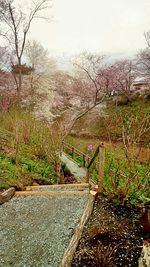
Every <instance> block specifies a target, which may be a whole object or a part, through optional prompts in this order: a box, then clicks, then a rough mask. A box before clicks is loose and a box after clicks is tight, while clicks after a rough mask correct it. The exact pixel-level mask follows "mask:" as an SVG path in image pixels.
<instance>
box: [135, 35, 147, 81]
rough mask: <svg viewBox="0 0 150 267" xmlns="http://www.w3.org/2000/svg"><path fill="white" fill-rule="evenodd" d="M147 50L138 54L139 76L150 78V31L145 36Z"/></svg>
mask: <svg viewBox="0 0 150 267" xmlns="http://www.w3.org/2000/svg"><path fill="white" fill-rule="evenodd" d="M144 37H145V41H146V48H145V49H142V50H140V52H139V53H138V54H137V65H138V70H139V74H140V75H141V76H145V77H147V78H150V31H148V32H146V33H145V34H144Z"/></svg>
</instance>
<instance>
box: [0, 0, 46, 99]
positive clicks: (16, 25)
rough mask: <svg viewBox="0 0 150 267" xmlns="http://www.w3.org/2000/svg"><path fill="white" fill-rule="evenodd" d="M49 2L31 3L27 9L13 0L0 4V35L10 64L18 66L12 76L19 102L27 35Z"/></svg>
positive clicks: (40, 0)
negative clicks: (5, 43) (8, 52)
mask: <svg viewBox="0 0 150 267" xmlns="http://www.w3.org/2000/svg"><path fill="white" fill-rule="evenodd" d="M48 4H49V0H36V1H33V0H32V1H31V5H30V7H29V9H27V10H26V9H25V8H23V7H19V6H18V5H17V4H15V1H14V0H6V1H5V2H4V1H1V2H0V35H1V37H3V38H4V39H5V40H6V41H7V43H8V47H9V50H10V51H11V53H10V62H11V64H12V65H14V64H17V65H18V66H20V71H19V74H18V77H16V75H14V78H15V82H16V87H17V96H18V100H20V94H21V88H22V71H21V65H22V58H23V53H24V49H25V45H26V40H27V35H28V32H29V30H30V27H31V24H32V21H33V20H35V19H39V18H44V17H43V15H42V14H43V11H45V10H46V9H47V8H48Z"/></svg>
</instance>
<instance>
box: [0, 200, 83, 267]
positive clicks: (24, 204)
mask: <svg viewBox="0 0 150 267" xmlns="http://www.w3.org/2000/svg"><path fill="white" fill-rule="evenodd" d="M86 201H87V196H82V197H80V196H57V197H54V196H53V197H50V196H26V197H24V196H21V197H14V198H12V199H11V200H10V201H9V202H7V203H5V204H3V205H2V206H1V207H0V228H1V229H0V240H2V241H1V249H0V267H8V266H15V267H38V266H40V267H48V266H49V267H57V266H59V264H60V262H61V259H62V257H63V254H64V252H65V250H66V248H67V246H68V244H69V242H70V238H71V236H72V235H73V232H74V228H75V226H76V225H77V223H78V222H79V220H80V218H81V215H82V213H83V210H84V206H85V203H86Z"/></svg>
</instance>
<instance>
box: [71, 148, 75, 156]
mask: <svg viewBox="0 0 150 267" xmlns="http://www.w3.org/2000/svg"><path fill="white" fill-rule="evenodd" d="M71 150H72V151H71V153H72V159H74V147H72V149H71Z"/></svg>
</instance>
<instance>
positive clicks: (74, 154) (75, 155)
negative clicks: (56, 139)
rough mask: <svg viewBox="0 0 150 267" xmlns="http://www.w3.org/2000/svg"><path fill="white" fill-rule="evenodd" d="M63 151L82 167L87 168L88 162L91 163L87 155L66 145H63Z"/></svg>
mask: <svg viewBox="0 0 150 267" xmlns="http://www.w3.org/2000/svg"><path fill="white" fill-rule="evenodd" d="M63 151H64V152H65V153H66V154H68V155H69V156H70V157H71V158H72V159H73V160H74V161H76V162H77V163H78V164H80V166H82V167H86V168H87V166H88V165H89V162H90V161H91V157H90V156H89V155H87V154H85V153H83V152H81V151H80V150H78V149H77V148H75V147H73V146H72V145H70V144H68V143H63Z"/></svg>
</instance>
